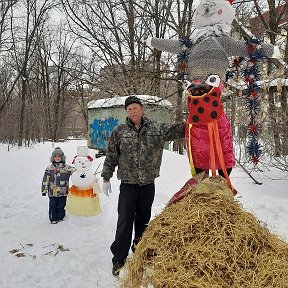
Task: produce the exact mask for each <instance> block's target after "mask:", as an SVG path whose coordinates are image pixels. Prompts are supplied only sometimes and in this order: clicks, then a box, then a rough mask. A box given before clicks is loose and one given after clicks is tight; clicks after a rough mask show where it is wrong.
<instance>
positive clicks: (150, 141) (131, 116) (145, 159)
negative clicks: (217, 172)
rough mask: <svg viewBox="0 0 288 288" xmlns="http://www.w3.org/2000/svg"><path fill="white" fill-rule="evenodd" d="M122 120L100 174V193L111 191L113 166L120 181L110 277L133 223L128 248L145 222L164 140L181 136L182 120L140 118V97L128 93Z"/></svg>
mask: <svg viewBox="0 0 288 288" xmlns="http://www.w3.org/2000/svg"><path fill="white" fill-rule="evenodd" d="M125 109H126V113H127V116H128V117H127V118H126V122H125V123H124V124H119V125H118V126H116V127H115V128H114V129H113V131H112V133H111V135H110V139H109V143H108V151H107V154H106V159H105V161H104V165H103V170H102V174H101V176H102V177H103V181H104V182H103V187H102V190H103V192H104V193H105V194H106V195H107V196H108V192H111V184H110V182H109V180H110V178H111V177H112V175H113V172H114V170H115V167H116V166H118V170H117V177H118V179H119V180H121V185H120V195H119V201H118V221H117V230H116V236H115V241H114V242H113V243H112V245H111V251H112V254H113V258H112V263H113V270H112V273H113V275H114V276H117V275H118V274H119V269H120V268H121V267H122V266H123V265H124V263H125V260H126V258H127V256H128V253H129V249H130V245H131V240H132V231H133V224H134V232H135V235H134V240H133V244H132V251H134V249H135V245H136V244H137V243H138V242H139V241H140V239H141V236H142V234H143V232H144V230H145V228H146V227H147V224H148V223H149V220H150V217H151V208H152V203H153V201H154V194H155V186H154V180H155V178H157V177H159V170H160V165H161V161H162V154H163V148H164V144H165V142H166V141H170V140H174V139H178V138H184V137H185V123H184V122H183V123H176V124H167V123H159V122H155V121H151V120H149V119H147V118H146V117H143V112H144V108H143V106H142V103H141V101H140V99H138V98H137V97H135V96H129V97H128V98H127V99H126V101H125Z"/></svg>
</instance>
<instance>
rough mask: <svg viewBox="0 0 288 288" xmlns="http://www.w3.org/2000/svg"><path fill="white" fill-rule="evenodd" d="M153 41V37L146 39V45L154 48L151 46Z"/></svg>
mask: <svg viewBox="0 0 288 288" xmlns="http://www.w3.org/2000/svg"><path fill="white" fill-rule="evenodd" d="M151 41H152V38H151V37H149V38H147V39H145V43H146V45H147V46H148V47H151V48H153V47H152V46H151Z"/></svg>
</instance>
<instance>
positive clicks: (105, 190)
mask: <svg viewBox="0 0 288 288" xmlns="http://www.w3.org/2000/svg"><path fill="white" fill-rule="evenodd" d="M102 191H103V193H104V194H105V195H106V196H109V193H112V189H111V183H110V182H109V181H104V182H103V184H102Z"/></svg>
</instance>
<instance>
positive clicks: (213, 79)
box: [205, 75, 221, 87]
mask: <svg viewBox="0 0 288 288" xmlns="http://www.w3.org/2000/svg"><path fill="white" fill-rule="evenodd" d="M220 82H221V79H220V77H219V76H218V75H210V76H209V77H208V78H207V80H206V81H205V83H206V84H208V85H210V86H213V87H218V86H219V85H220Z"/></svg>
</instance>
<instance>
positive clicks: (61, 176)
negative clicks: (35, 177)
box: [41, 162, 75, 197]
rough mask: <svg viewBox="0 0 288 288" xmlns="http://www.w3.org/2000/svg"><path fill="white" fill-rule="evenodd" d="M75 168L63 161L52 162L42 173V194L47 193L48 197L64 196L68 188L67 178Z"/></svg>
mask: <svg viewBox="0 0 288 288" xmlns="http://www.w3.org/2000/svg"><path fill="white" fill-rule="evenodd" d="M74 171H75V168H73V167H71V166H69V165H66V164H65V163H62V162H60V163H55V162H53V163H52V164H51V165H49V166H48V167H47V168H46V170H45V173H44V176H43V180H42V189H41V192H42V194H46V193H48V196H49V197H60V196H66V195H67V194H68V189H69V178H70V176H71V174H72V173H73V172H74Z"/></svg>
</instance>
